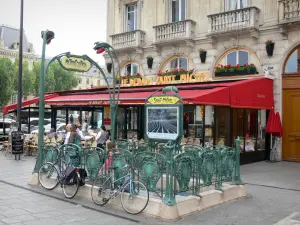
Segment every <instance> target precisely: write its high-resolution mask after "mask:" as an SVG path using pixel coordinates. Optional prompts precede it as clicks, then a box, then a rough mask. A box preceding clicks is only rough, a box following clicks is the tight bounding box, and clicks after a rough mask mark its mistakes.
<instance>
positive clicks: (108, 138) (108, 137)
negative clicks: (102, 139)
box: [106, 130, 111, 141]
mask: <svg viewBox="0 0 300 225" xmlns="http://www.w3.org/2000/svg"><path fill="white" fill-rule="evenodd" d="M106 140H107V141H111V134H110V131H109V130H106Z"/></svg>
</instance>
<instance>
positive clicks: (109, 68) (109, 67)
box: [106, 63, 112, 73]
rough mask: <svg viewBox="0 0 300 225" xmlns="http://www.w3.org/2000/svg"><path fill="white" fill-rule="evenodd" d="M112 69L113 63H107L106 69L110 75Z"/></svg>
mask: <svg viewBox="0 0 300 225" xmlns="http://www.w3.org/2000/svg"><path fill="white" fill-rule="evenodd" d="M111 68H112V63H107V64H106V69H107V71H108V73H111Z"/></svg>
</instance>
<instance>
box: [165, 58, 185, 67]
mask: <svg viewBox="0 0 300 225" xmlns="http://www.w3.org/2000/svg"><path fill="white" fill-rule="evenodd" d="M169 69H170V70H174V69H184V70H187V69H188V60H187V59H186V58H182V57H178V58H175V59H172V60H171V61H170V62H169Z"/></svg>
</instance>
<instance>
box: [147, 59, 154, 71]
mask: <svg viewBox="0 0 300 225" xmlns="http://www.w3.org/2000/svg"><path fill="white" fill-rule="evenodd" d="M147 65H148V68H149V69H152V65H153V58H147Z"/></svg>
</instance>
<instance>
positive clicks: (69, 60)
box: [58, 55, 92, 72]
mask: <svg viewBox="0 0 300 225" xmlns="http://www.w3.org/2000/svg"><path fill="white" fill-rule="evenodd" d="M58 61H59V63H60V65H61V66H62V67H63V68H64V69H66V70H71V71H78V72H87V71H89V70H90V69H91V68H92V63H91V62H90V61H89V60H87V59H84V58H83V57H82V56H76V55H70V56H63V57H61V58H60V59H59V60H58Z"/></svg>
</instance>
